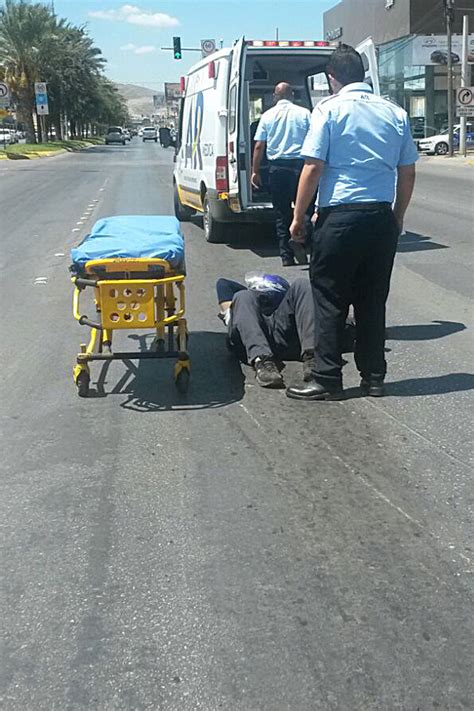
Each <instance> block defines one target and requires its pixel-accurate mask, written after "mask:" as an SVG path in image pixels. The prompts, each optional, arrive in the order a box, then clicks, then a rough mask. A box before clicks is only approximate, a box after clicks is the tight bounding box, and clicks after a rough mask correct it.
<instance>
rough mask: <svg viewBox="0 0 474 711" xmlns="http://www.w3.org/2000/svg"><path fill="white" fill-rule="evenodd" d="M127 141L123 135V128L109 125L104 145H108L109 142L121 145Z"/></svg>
mask: <svg viewBox="0 0 474 711" xmlns="http://www.w3.org/2000/svg"><path fill="white" fill-rule="evenodd" d="M126 141H127V138H126V136H125V133H124V132H123V128H121V127H120V126H110V128H108V129H107V133H106V135H105V145H106V146H108V145H110V144H111V143H121V144H122V146H124V145H125V143H126Z"/></svg>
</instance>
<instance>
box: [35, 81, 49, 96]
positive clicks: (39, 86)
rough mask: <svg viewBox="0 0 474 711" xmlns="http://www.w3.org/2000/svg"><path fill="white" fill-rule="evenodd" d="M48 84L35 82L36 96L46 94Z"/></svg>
mask: <svg viewBox="0 0 474 711" xmlns="http://www.w3.org/2000/svg"><path fill="white" fill-rule="evenodd" d="M46 92H47V89H46V82H45V81H35V94H46Z"/></svg>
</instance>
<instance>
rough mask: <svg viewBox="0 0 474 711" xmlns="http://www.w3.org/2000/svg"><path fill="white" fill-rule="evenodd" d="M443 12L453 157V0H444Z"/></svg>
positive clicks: (450, 147) (449, 139)
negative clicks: (444, 16) (446, 45)
mask: <svg viewBox="0 0 474 711" xmlns="http://www.w3.org/2000/svg"><path fill="white" fill-rule="evenodd" d="M444 12H445V15H446V35H447V40H448V58H447V60H448V61H447V72H448V76H447V80H448V142H449V154H448V155H449V157H450V158H452V157H453V152H454V146H453V128H454V121H453V56H452V29H453V20H454V0H444Z"/></svg>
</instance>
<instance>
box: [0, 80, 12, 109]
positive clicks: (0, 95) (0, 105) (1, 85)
mask: <svg viewBox="0 0 474 711" xmlns="http://www.w3.org/2000/svg"><path fill="white" fill-rule="evenodd" d="M8 106H10V87H9V86H8V84H6V83H5V82H4V81H0V109H6V108H7V107H8Z"/></svg>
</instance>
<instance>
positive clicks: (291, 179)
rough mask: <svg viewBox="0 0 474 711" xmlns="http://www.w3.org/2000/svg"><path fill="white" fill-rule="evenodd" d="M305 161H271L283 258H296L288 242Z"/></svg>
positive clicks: (272, 194)
mask: <svg viewBox="0 0 474 711" xmlns="http://www.w3.org/2000/svg"><path fill="white" fill-rule="evenodd" d="M303 163H304V162H303V161H302V160H272V161H270V171H269V184H270V195H271V197H272V203H273V207H274V210H275V223H276V224H275V226H276V236H277V240H278V246H279V249H280V257H281V258H282V259H293V258H294V255H293V251H292V249H291V247H290V246H289V244H288V240H289V239H290V225H291V223H292V221H293V208H292V206H291V205H292V203H293V202H294V201H295V199H296V190H297V188H298V180H299V178H300V173H301V169H302V168H303Z"/></svg>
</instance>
